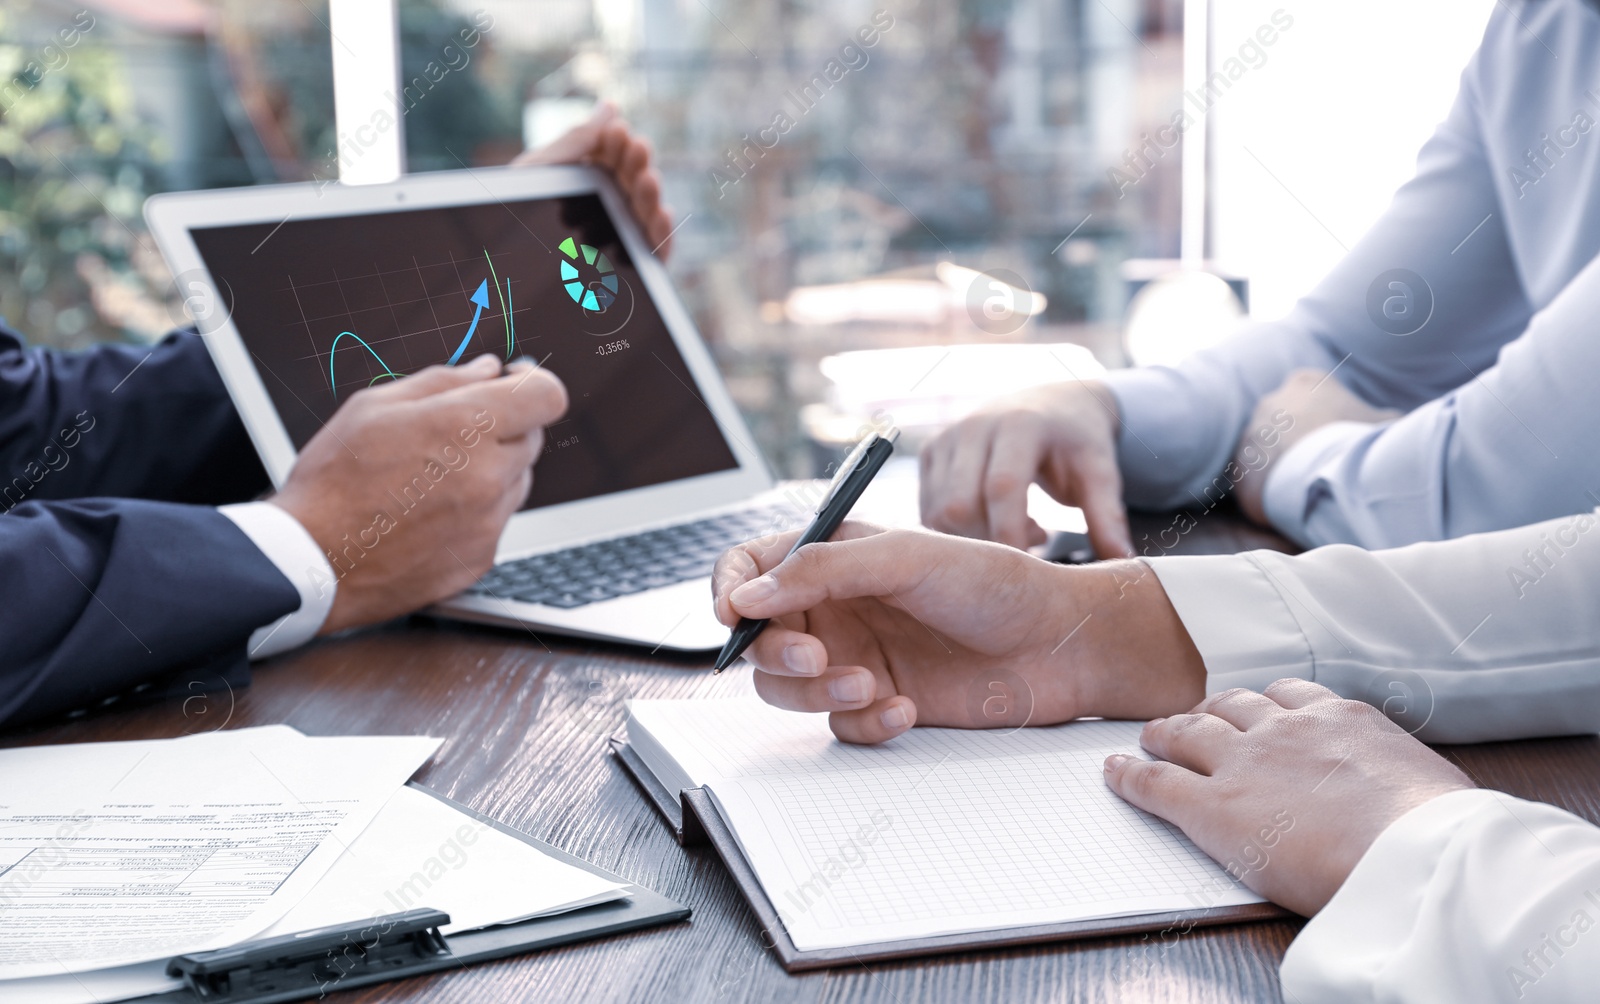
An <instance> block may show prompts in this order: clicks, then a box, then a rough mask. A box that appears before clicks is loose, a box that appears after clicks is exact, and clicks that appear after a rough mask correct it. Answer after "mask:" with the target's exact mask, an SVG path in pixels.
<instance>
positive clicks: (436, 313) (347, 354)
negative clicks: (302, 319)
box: [306, 248, 517, 400]
mask: <svg viewBox="0 0 1600 1004" xmlns="http://www.w3.org/2000/svg"><path fill="white" fill-rule="evenodd" d="M467 264H469V263H467V262H463V261H461V260H459V259H455V258H452V259H451V260H450V261H449V262H447V263H439V264H435V265H431V266H424V265H421V264H418V263H416V262H415V260H413V266H412V268H411V269H399V270H391V271H390V272H388V273H385V272H383V271H382V270H378V271H376V272H375V273H374V274H373V275H371V276H359V277H356V278H354V279H346V280H340V279H335V280H334V281H335V282H336V283H337V282H345V283H352V284H353V283H356V282H358V281H361V280H369V279H373V278H376V279H377V280H378V287H379V288H380V289H381V290H382V293H383V295H382V296H381V297H379V298H378V301H377V302H375V303H374V304H373V305H372V306H363V307H359V308H351V309H348V310H347V314H348V316H347V318H346V319H347V320H349V321H354V320H355V317H356V315H357V314H364V313H367V312H372V313H375V314H377V315H378V317H379V318H381V319H382V318H385V314H387V317H386V319H387V320H388V322H389V323H388V324H387V325H385V326H384V327H385V329H386V331H387V336H386V338H385V339H382V340H380V339H378V338H373V337H371V334H370V332H369V333H368V334H366V335H364V334H363V333H362V331H361V330H360V326H358V325H356V324H354V323H352V324H350V325H349V326H348V327H346V328H345V329H344V330H341V331H339V332H338V333H337V334H335V335H334V336H333V340H332V341H331V342H329V343H328V346H327V348H326V350H325V352H326V355H327V371H328V389H329V391H330V392H331V393H332V394H333V397H334V399H335V400H338V398H339V394H340V386H341V381H343V383H344V384H345V385H346V386H354V387H356V388H357V389H359V388H360V387H362V386H366V387H371V386H373V385H375V384H377V383H379V382H381V381H388V380H399V379H401V378H403V377H404V376H405V375H406V371H407V370H409V369H415V368H420V367H417V366H415V365H414V362H413V358H412V357H413V355H414V353H413V352H412V351H411V350H410V349H409V348H408V347H406V346H405V345H404V344H403V343H404V342H405V340H406V339H411V338H416V337H418V336H432V335H437V336H438V337H440V338H442V339H445V342H443V343H442V345H441V349H440V351H439V352H438V353H435V352H434V351H433V350H432V349H424V350H423V354H424V355H425V357H427V356H431V359H429V360H428V362H427V363H425V365H427V364H432V363H434V362H442V363H443V364H444V365H446V366H454V365H456V364H457V363H458V362H460V361H461V359H462V357H463V356H465V355H466V353H467V349H468V347H469V346H471V345H472V344H473V341H474V338H476V339H477V341H478V342H479V344H480V345H482V346H483V348H484V349H485V350H487V351H493V352H494V353H495V354H496V355H503V357H504V359H505V360H506V361H510V360H511V359H512V358H513V357H515V355H516V352H517V328H516V304H515V301H514V297H513V293H512V279H511V277H510V276H507V277H505V278H504V279H502V278H501V277H500V275H499V270H498V269H496V268H495V263H494V258H493V256H492V255H490V254H489V251H488V249H487V248H485V249H484V251H483V260H482V262H479V263H478V266H477V267H478V269H479V271H481V273H482V274H481V276H479V275H471V274H470V273H467V274H463V273H462V271H461V269H462V267H463V266H464V265H467ZM446 267H448V268H450V269H451V270H452V272H453V274H454V281H453V282H452V283H451V284H452V285H455V286H459V287H463V288H470V289H472V292H471V293H470V294H467V295H461V291H460V289H457V290H455V291H453V292H445V293H438V292H429V291H428V283H427V280H426V278H425V274H424V270H425V269H427V270H439V269H443V268H446ZM413 271H414V272H415V276H416V278H415V280H414V284H415V288H416V290H419V291H420V293H421V295H420V296H417V297H413V298H410V299H404V298H399V299H397V298H395V297H394V294H393V293H392V292H391V290H390V287H389V284H388V283H387V282H385V281H384V276H385V275H386V274H387V275H396V276H406V277H407V279H409V278H410V273H411V272H413ZM470 279H478V282H477V284H476V286H471V285H470ZM491 286H492V287H493V288H494V298H493V299H492V300H491V298H490V292H489V290H490V287H491ZM340 292H341V294H342V295H343V294H344V289H343V287H341V289H340ZM458 297H459V299H458ZM418 304H422V305H423V306H425V307H426V309H427V315H426V316H425V317H421V318H420V321H421V322H422V323H424V324H425V322H426V321H429V320H431V321H432V322H433V323H432V324H431V325H426V324H425V326H424V327H422V328H421V329H420V330H418V329H410V328H408V327H407V326H406V323H405V322H404V321H402V317H401V311H402V309H404V310H405V311H406V312H407V313H413V314H420V308H418V307H417V305H418ZM496 305H498V307H499V312H498V316H499V320H500V324H499V325H498V327H500V328H501V329H502V331H503V333H504V335H505V344H504V348H503V349H502V348H500V346H499V344H498V341H499V340H498V339H497V338H494V337H493V335H491V334H490V333H489V326H490V325H491V324H492V323H493V322H492V315H491V317H490V318H489V319H487V323H486V315H489V313H490V311H491V310H492V308H493V307H494V306H496ZM306 326H307V329H308V331H309V330H311V326H312V322H310V321H307V322H306ZM451 332H459V334H452V333H451ZM313 342H315V336H313ZM374 342H377V343H379V344H378V345H375V344H374ZM386 342H387V343H395V346H396V348H399V349H400V350H401V351H403V352H404V354H405V359H404V365H400V366H398V367H397V366H394V365H391V364H390V361H389V360H388V359H386V358H385V353H388V354H389V355H391V356H392V355H393V354H394V350H393V349H391V348H388V347H384V348H383V351H380V348H379V346H380V345H384V344H385V343H386ZM451 344H453V345H454V349H453V351H452V350H449V349H448V348H446V346H448V345H451ZM491 346H492V348H491ZM341 350H342V351H341ZM445 351H448V353H449V354H448V358H445V359H442V360H441V359H440V358H439V356H440V355H442V354H443V353H444V352H445ZM318 354H319V355H320V354H322V353H320V352H319V353H318ZM358 359H367V360H369V362H368V363H367V364H366V365H364V366H361V367H360V368H359V369H357V370H356V372H357V373H358V374H359V376H358V377H356V378H355V379H354V380H352V379H351V377H350V375H349V374H350V371H351V368H352V367H354V366H356V363H357V360H358ZM372 364H376V370H374V368H373V365H372Z"/></svg>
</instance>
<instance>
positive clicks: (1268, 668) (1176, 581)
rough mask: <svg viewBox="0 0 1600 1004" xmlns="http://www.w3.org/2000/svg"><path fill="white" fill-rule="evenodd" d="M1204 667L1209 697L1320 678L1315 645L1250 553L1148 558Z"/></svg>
mask: <svg viewBox="0 0 1600 1004" xmlns="http://www.w3.org/2000/svg"><path fill="white" fill-rule="evenodd" d="M1144 560H1145V561H1146V562H1147V563H1148V564H1149V565H1150V568H1151V570H1152V571H1154V572H1155V573H1156V578H1157V579H1159V580H1160V582H1161V588H1162V589H1164V590H1166V593H1167V599H1169V600H1171V601H1172V606H1173V609H1175V610H1176V611H1177V612H1178V619H1179V620H1181V621H1183V627H1184V630H1186V631H1188V632H1189V637H1190V638H1191V639H1193V641H1194V647H1195V648H1196V649H1198V650H1199V651H1200V658H1201V660H1202V661H1204V663H1205V666H1206V693H1208V694H1215V693H1217V692H1218V691H1222V690H1228V689H1230V688H1232V687H1246V688H1248V689H1250V690H1261V689H1262V688H1264V687H1266V685H1267V684H1269V683H1271V682H1272V681H1274V680H1281V679H1283V678H1284V677H1289V676H1293V677H1299V678H1300V679H1303V680H1310V679H1313V678H1314V677H1315V671H1316V666H1315V659H1314V653H1313V649H1312V647H1311V643H1310V641H1309V640H1308V639H1307V638H1306V635H1305V632H1304V631H1302V630H1301V628H1300V623H1299V621H1298V619H1297V618H1296V617H1295V616H1294V612H1293V611H1291V610H1290V609H1289V603H1290V602H1293V601H1292V600H1290V599H1285V596H1284V592H1285V590H1284V589H1283V588H1282V584H1281V583H1278V582H1274V581H1273V577H1272V575H1271V574H1270V573H1269V572H1268V571H1267V570H1266V568H1265V566H1263V565H1262V564H1261V563H1260V562H1259V561H1258V560H1256V558H1255V557H1254V556H1253V555H1250V554H1217V555H1195V556H1173V557H1167V558H1146V559H1144Z"/></svg>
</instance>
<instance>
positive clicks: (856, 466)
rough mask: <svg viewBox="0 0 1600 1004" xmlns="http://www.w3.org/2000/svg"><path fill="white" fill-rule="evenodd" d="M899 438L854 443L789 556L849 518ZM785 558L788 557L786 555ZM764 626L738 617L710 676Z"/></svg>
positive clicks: (895, 433) (894, 432)
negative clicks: (854, 445) (853, 447)
mask: <svg viewBox="0 0 1600 1004" xmlns="http://www.w3.org/2000/svg"><path fill="white" fill-rule="evenodd" d="M899 438H900V430H899V429H896V428H895V427H893V426H890V427H889V429H888V430H887V431H885V432H883V433H882V434H879V433H873V434H872V435H870V436H868V437H867V438H866V439H863V440H862V441H861V442H859V443H857V444H856V448H855V449H853V450H851V451H850V455H849V456H848V457H845V458H844V463H842V464H840V465H839V473H838V474H837V475H835V476H834V479H833V484H831V485H829V486H828V493H827V494H826V495H824V496H823V497H822V504H821V505H819V506H817V515H816V516H815V517H814V518H813V519H812V520H811V525H810V526H808V527H806V529H805V532H804V533H802V534H801V535H800V539H799V540H796V541H795V542H794V546H793V547H791V548H789V554H793V553H794V552H796V551H798V550H800V549H801V548H802V547H805V546H806V545H807V544H815V543H816V542H817V541H819V540H827V539H828V538H829V537H832V536H833V535H834V532H835V531H837V530H838V529H839V524H841V523H843V522H844V518H845V517H846V516H848V515H850V510H851V509H852V508H853V507H854V506H855V504H856V500H857V499H859V498H860V497H861V493H862V492H864V491H866V490H867V485H870V484H871V483H872V479H873V478H875V477H877V476H878V472H879V471H880V470H882V469H883V463H884V461H886V460H888V459H889V454H891V453H893V452H894V444H895V441H896V440H898V439H899ZM784 557H785V558H787V557H788V555H784ZM766 626H767V622H766V621H764V620H751V619H750V618H748V617H741V618H739V624H738V626H736V627H735V628H734V629H733V634H732V635H730V636H729V637H728V643H727V644H726V645H724V646H722V651H721V652H719V653H717V662H716V668H715V669H714V670H713V673H720V672H722V671H723V670H725V669H727V668H728V667H729V666H731V665H733V661H734V660H735V659H737V658H739V656H741V655H743V654H744V650H745V649H747V648H749V647H750V645H751V643H752V642H754V641H755V640H756V636H757V635H759V634H761V632H762V629H764V628H765V627H766Z"/></svg>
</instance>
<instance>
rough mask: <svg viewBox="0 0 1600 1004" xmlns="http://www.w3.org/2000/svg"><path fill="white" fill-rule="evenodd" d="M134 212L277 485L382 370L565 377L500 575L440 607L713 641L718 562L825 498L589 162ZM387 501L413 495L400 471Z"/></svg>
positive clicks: (221, 198) (631, 637)
mask: <svg viewBox="0 0 1600 1004" xmlns="http://www.w3.org/2000/svg"><path fill="white" fill-rule="evenodd" d="M145 217H146V219H147V221H148V222H149V225H150V229H151V232H152V233H153V234H154V235H155V238H156V241H157V243H158V244H159V246H160V248H161V251H162V253H163V255H164V256H165V257H166V260H167V263H168V265H169V266H170V267H171V268H172V271H173V273H174V274H175V275H176V276H177V277H178V288H179V290H180V293H181V295H183V296H184V297H186V303H187V305H188V307H189V309H190V312H191V314H193V316H194V317H195V320H196V324H197V327H198V328H199V330H200V332H201V334H202V335H203V337H204V338H205V340H206V344H207V345H208V346H209V349H210V352H211V356H212V359H213V360H215V362H216V365H217V369H218V370H219V371H220V372H221V374H222V379H223V381H224V382H225V383H226V385H227V388H228V392H229V393H230V394H231V395H232V398H233V401H234V404H235V405H236V406H237V407H238V409H239V414H240V416H241V417H242V418H243V420H244V425H245V428H246V429H247V430H249V433H250V437H251V439H252V441H253V442H254V444H255V448H256V450H257V452H258V453H259V454H260V456H261V461H262V463H263V464H264V465H265V467H266V470H267V473H268V474H269V475H270V476H271V478H272V482H273V484H274V485H275V486H279V487H281V486H282V485H283V483H284V480H285V479H286V478H287V477H288V474H289V471H290V468H291V467H292V466H293V465H294V461H295V456H296V454H297V452H298V451H299V450H300V448H301V447H303V446H304V445H305V444H306V442H307V441H308V440H309V439H310V438H311V437H312V435H314V434H315V433H316V432H317V430H318V429H320V428H321V427H322V425H323V423H324V422H326V421H327V420H328V418H329V417H330V416H331V415H332V414H333V413H334V410H335V409H336V408H338V407H339V405H340V404H342V403H343V402H345V401H347V400H349V398H350V396H351V395H352V394H354V393H355V392H357V391H359V390H361V389H362V388H365V387H368V386H371V385H373V384H377V383H380V382H383V381H388V380H396V379H404V378H405V376H406V375H407V374H409V373H413V372H415V371H417V370H419V369H421V368H423V367H425V366H430V365H437V364H441V363H445V364H454V363H455V362H457V361H468V360H471V359H472V358H475V357H476V356H479V355H482V354H484V353H492V354H494V355H496V356H497V357H500V358H502V359H508V360H509V359H513V358H516V357H518V356H526V357H529V358H531V359H533V360H535V361H536V362H538V363H539V364H540V365H542V366H545V367H547V368H549V369H550V370H551V371H552V372H554V373H555V374H556V375H557V376H559V377H560V378H561V379H562V381H563V382H564V383H565V384H566V386H567V390H568V394H569V396H570V399H571V406H570V409H569V411H568V413H567V415H566V416H565V417H564V418H563V419H562V420H561V421H559V422H557V423H556V424H554V425H552V426H550V427H549V428H548V429H546V431H545V447H544V452H543V454H542V455H541V456H540V458H539V460H538V463H537V465H536V467H535V470H534V483H533V488H532V490H531V491H530V493H529V495H528V498H527V499H526V500H525V501H524V503H523V505H522V507H521V508H520V510H519V511H518V512H517V513H516V514H515V515H514V516H512V518H511V520H510V523H509V524H508V525H507V527H506V529H505V532H504V534H503V535H502V536H501V538H500V541H499V544H498V547H497V549H496V554H495V566H494V568H493V569H492V570H491V571H490V572H489V573H488V574H487V575H486V576H484V578H483V579H482V580H481V581H479V582H478V583H477V584H476V585H474V586H472V587H471V588H470V589H468V590H466V591H465V592H463V593H461V594H459V595H457V596H454V597H452V598H450V599H448V600H446V601H444V602H443V603H440V604H438V605H437V606H436V607H434V608H432V609H431V610H430V611H429V612H431V613H436V614H439V615H442V616H447V617H452V618H459V619H462V620H468V621H476V622H482V623H489V624H500V625H508V626H522V627H526V628H529V629H532V630H534V631H535V632H537V631H539V630H549V631H554V632H559V633H563V634H569V635H574V636H578V637H584V638H594V639H604V640H609V641H617V642H625V643H629V644H636V645H643V646H647V647H649V648H651V649H652V650H658V649H664V650H675V651H705V650H709V649H714V648H717V647H718V646H720V645H721V644H722V643H723V641H724V640H725V639H726V638H727V635H728V631H727V629H726V628H724V627H723V626H722V625H720V624H719V623H717V621H716V619H715V617H714V616H713V615H712V611H711V591H710V583H709V576H710V572H711V567H712V565H713V563H714V562H715V560H716V558H717V556H718V555H719V554H720V553H721V552H722V551H723V550H725V549H726V548H728V547H729V546H731V545H733V544H735V543H738V542H739V541H742V540H748V539H750V538H752V537H756V536H759V535H761V534H764V533H767V532H771V531H774V530H777V529H783V528H787V527H789V526H792V525H798V524H799V523H801V522H803V520H804V518H805V515H806V514H808V512H809V510H810V509H811V508H812V507H813V506H814V505H815V503H816V501H817V498H816V496H817V495H818V494H820V492H812V491H809V490H808V488H802V487H797V486H793V485H791V486H789V487H787V488H780V487H779V486H778V485H777V484H776V483H775V482H774V480H773V478H772V475H771V474H770V473H769V471H768V469H767V467H766V464H765V462H764V461H763V459H762V457H761V454H760V452H759V451H758V450H757V449H756V447H755V445H754V440H753V439H752V437H751V436H750V433H749V430H748V429H747V428H746V427H745V424H744V421H743V419H742V418H741V417H740V415H739V412H738V410H737V409H736V408H735V406H734V404H733V401H732V399H731V398H730V397H729V395H728V391H727V388H726V386H725V385H724V383H723V381H722V378H721V376H720V375H719V374H718V372H717V369H716V366H715V364H714V363H713V361H712V358H711V355H710V353H709V352H708V351H707V349H706V346H705V344H704V342H703V341H702V340H701V338H700V336H699V334H698V333H697V332H696V330H695V327H694V324H693V322H692V321H691V320H690V317H689V314H688V312H687V311H686V310H685V309H684V306H683V304H682V303H681V302H680V301H679V299H678V297H677V295H676V293H675V292H674V291H673V288H672V284H671V282H670V281H669V279H668V278H667V273H666V271H665V269H664V268H663V267H662V265H661V263H660V262H659V261H658V260H657V259H656V257H655V256H654V254H653V253H652V249H651V248H650V246H649V245H648V244H646V243H645V241H644V238H643V237H642V236H641V235H640V233H639V231H638V230H637V228H636V227H635V225H634V222H633V220H632V217H631V216H630V214H629V213H628V211H627V204H626V202H625V201H624V200H623V198H622V197H621V196H620V194H619V193H618V192H617V191H616V189H615V188H614V186H613V185H612V184H611V181H610V179H609V178H608V177H607V176H605V175H604V174H602V173H601V172H598V171H595V170H592V169H589V168H584V167H534V168H495V169H487V170H467V171H452V172H440V173H436V174H423V175H417V176H413V177H407V178H404V179H402V180H400V181H398V182H395V183H393V184H388V185H375V186H364V187H341V186H339V185H333V184H327V183H312V184H304V185H284V186H269V187H260V188H248V189H228V190H221V191H210V192H189V193H181V194H173V195H161V196H156V197H155V198H152V199H151V200H150V201H149V202H148V203H146V206H145ZM423 487H424V488H425V487H426V486H423ZM391 494H393V495H394V496H395V498H396V503H397V507H399V508H402V509H403V508H404V506H405V504H406V501H407V499H408V497H409V496H407V494H406V492H405V486H401V485H396V486H394V489H393V490H392V493H391ZM412 494H415V491H414V490H413V492H412ZM335 567H336V570H337V568H339V567H342V566H340V565H339V564H338V563H337V562H336V563H335Z"/></svg>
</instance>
